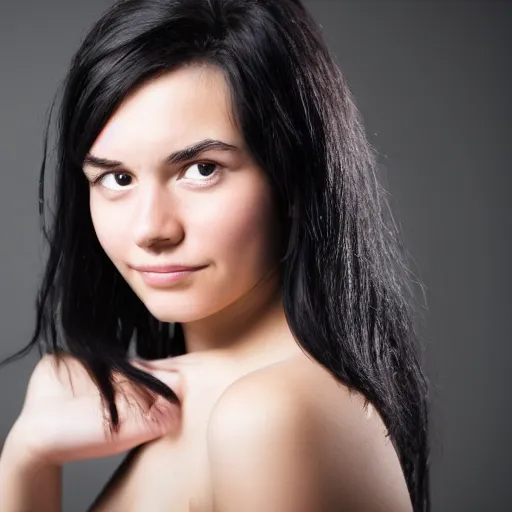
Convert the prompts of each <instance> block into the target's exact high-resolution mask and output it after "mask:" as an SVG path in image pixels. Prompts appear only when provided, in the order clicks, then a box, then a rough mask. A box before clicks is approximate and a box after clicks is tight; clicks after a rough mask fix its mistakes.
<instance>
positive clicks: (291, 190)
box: [2, 0, 430, 512]
mask: <svg viewBox="0 0 512 512" xmlns="http://www.w3.org/2000/svg"><path fill="white" fill-rule="evenodd" d="M194 63H204V64H207V65H211V66H216V67H217V68H219V69H220V70H222V72H223V74H224V76H225V78H226V81H227V83H228V85H229V91H230V98H231V102H232V110H233V117H234V119H235V121H236V123H237V126H238V127H239V129H240V132H241V133H242V135H243V137H244V139H245V141H246V143H247V147H248V149H249V150H250V152H251V154H252V156H253V157H254V159H255V161H256V162H257V163H258V164H259V165H260V166H261V168H262V169H264V170H265V172H266V173H267V174H268V177H269V179H270V181H271V183H272V187H273V190H274V191H275V197H276V200H277V201H278V204H279V210H280V212H281V213H282V222H283V225H285V226H286V231H285V232H286V234H287V238H286V240H285V243H286V245H285V251H284V252H285V254H284V255H283V258H282V260H281V269H282V288H283V301H284V307H285V312H286V317H287V320H288V323H289V326H290V328H291V330H292V332H293V333H294V336H295V337H296V340H297V342H298V343H299V344H300V345H301V346H302V347H303V348H304V350H306V351H307V352H308V353H309V354H311V356H313V357H314V358H315V359H316V360H317V361H318V362H319V363H321V364H322V365H323V366H324V367H325V368H326V369H328V370H329V371H330V372H331V373H332V374H333V375H334V376H336V377H337V378H338V379H339V380H340V381H342V382H344V383H345V384H346V385H347V386H349V387H350V388H351V389H353V390H356V391H358V392H360V393H362V394H363V395H364V396H365V397H366V399H367V400H368V401H370V402H371V403H372V404H373V405H374V406H375V407H376V408H377V409H378V411H379V413H380V414H381V416H382V418H383V420H384V422H385V423H386V426H387V428H388V431H389V433H390V436H391V438H392V440H393V442H394V444H395V446H396V448H397V451H398V454H399V458H400V462H401V465H402V468H403V471H404V474H405V477H406V481H407V485H408V489H409V493H410V495H411V498H412V502H413V506H414V510H415V511H417V512H419V511H421V512H426V511H428V510H429V509H430V497H429V436H428V432H429V429H428V385H427V384H428V383H427V379H426V377H425V375H424V373H423V372H422V369H421V366H420V363H419V353H420V352H419V343H418V342H419V336H418V335H417V333H416V329H415V319H416V316H417V313H418V312H419V308H418V306H417V302H416V298H415V294H414V292H413V286H412V284H413V283H414V282H416V281H417V278H416V277H414V276H413V274H412V272H411V271H410V270H409V269H408V264H409V262H408V261H407V252H406V251H405V249H404V247H403V244H402V243H401V241H400V233H399V231H398V229H397V227H396V225H395V223H394V221H393V218H392V216H391V214H390V208H389V205H388V203H387V199H386V196H385V191H384V189H383V188H382V186H381V185H380V184H379V181H378V177H377V169H378V167H377V155H376V151H375V150H374V149H373V148H372V146H371V145H370V143H369V141H368V139H367V137H366V134H365V131H364V128H363V125H362V120H361V116H360V114H359V112H358V110H357V108H356V106H355V104H354V99H353V96H352V95H351V92H350V90H349V88H348V86H347V83H346V81H345V79H344V76H343V75H342V73H341V72H340V70H339V68H338V66H337V64H336V60H335V58H334V56H333V55H332V53H331V52H330V51H329V49H328V47H327V44H326V42H325V40H324V38H323V35H322V33H321V30H320V28H319V26H318V25H317V23H316V22H315V21H314V20H313V18H312V16H311V15H310V14H309V13H308V12H307V11H306V9H305V8H304V6H303V5H302V3H301V2H300V0H250V1H247V0H121V1H119V2H117V3H115V4H114V5H113V6H112V7H110V8H109V9H108V10H107V11H105V12H104V14H103V15H102V17H101V18H100V19H99V20H98V21H97V22H96V23H95V24H94V26H93V27H92V28H91V29H90V31H89V32H88V34H87V35H86V37H85V38H84V40H83V42H82V44H81V46H80V48H79V49H78V51H77V52H76V54H75V55H74V57H73V59H72V62H71V65H70V68H69V72H68V74H67V76H66V78H65V82H64V84H63V97H62V102H61V106H60V111H59V125H58V141H57V148H56V151H57V153H56V154H57V160H56V169H55V172H56V188H55V193H54V198H53V199H54V202H55V208H54V209H53V211H54V215H53V217H52V220H51V223H50V226H47V222H46V220H45V205H46V203H47V200H46V198H45V193H44V182H45V167H46V149H47V144H48V132H49V126H50V120H49V121H48V126H47V129H46V134H45V157H44V159H43V163H42V166H41V179H40V189H39V201H40V214H41V220H42V225H43V233H44V235H45V238H46V240H47V242H48V244H49V254H48V259H47V262H46V267H45V273H44V277H43V279H42V283H41V287H40V290H39V293H38V296H37V304H36V307H37V316H36V325H35V330H34V334H33V336H32V339H31V341H30V342H29V344H28V345H27V346H26V347H24V348H23V349H22V350H20V351H19V352H17V353H16V354H14V355H13V356H11V357H10V358H8V359H7V360H5V361H4V362H3V363H2V364H5V363H7V362H9V361H12V360H13V359H15V358H19V357H21V356H22V355H25V354H26V353H28V351H29V350H31V349H32V348H33V347H34V345H37V346H38V347H39V350H40V352H41V353H43V352H50V353H58V352H61V351H63V352H67V353H71V354H73V355H74V356H75V357H77V358H78V359H79V360H80V361H81V362H82V363H83V364H84V366H85V367H86V368H87V369H88V371H89V372H90V374H91V376H92V378H94V380H95V382H96V384H97V385H98V388H99V389H100V391H101V393H102V397H103V398H104V403H105V404H106V406H107V407H108V410H109V411H110V415H111V416H110V417H111V420H112V425H113V428H116V427H117V424H118V417H117V411H116V407H115V404H114V389H113V383H112V379H111V374H112V371H113V370H115V371H119V372H122V373H123V374H125V375H126V376H127V377H128V378H130V379H131V380H132V381H133V382H135V383H136V384H139V385H141V386H145V387H146V388H147V389H148V390H151V391H152V392H154V393H158V394H160V395H162V396H166V397H167V398H169V397H171V398H172V396H173V394H172V391H171V390H170V389H169V388H168V387H167V386H165V385H164V384H162V383H158V382H157V381H155V380H154V379H150V378H149V377H148V376H147V374H145V373H144V372H142V371H140V370H138V369H136V368H134V367H133V366H132V365H130V364H129V363H128V360H127V352H128V350H129V346H130V343H131V342H132V340H133V341H134V342H135V344H136V349H137V352H138V354H139V355H140V356H141V357H144V358H146V359H156V358H162V357H168V356H174V355H179V354H183V353H184V351H185V345H184V339H183V332H182V329H181V327H180V325H179V324H175V325H170V324H165V323H161V322H159V321H157V320H156V319H155V318H154V317H153V316H152V315H151V314H150V313H149V312H148V310H147V309H146V308H145V306H144V305H143V304H142V303H141V301H140V300H139V298H138V297H137V296H136V295H135V294H134V292H133V291H132V290H131V289H130V287H129V286H128V285H127V284H126V282H125V281H124V280H123V278H122V277H121V276H120V275H119V273H118V271H117V269H116V268H115V267H114V265H113V264H112V262H111V261H110V260H109V258H108V257H107V256H106V254H105V253H104V251H103V250H102V248H101V246H100V244H99V242H98V240H97V237H96V235H95V232H94V228H93V225H92V222H91V216H90V211H89V195H88V194H89V188H88V184H87V181H86V180H85V178H84V176H83V173H82V172H81V167H82V163H83V160H84V157H85V155H86V154H87V152H88V150H89V148H90V147H91V145H92V143H93V142H94V141H95V139H96V138H97V137H98V135H99V134H100V132H101V130H102V128H103V127H104V126H105V124H106V122H107V121H108V119H109V118H110V116H111V115H112V114H113V112H114V111H115V109H116V108H117V107H118V106H119V105H120V103H121V102H122V100H123V99H124V98H125V97H126V95H127V94H129V93H130V92H131V91H133V89H134V88H135V87H137V86H138V85H140V84H141V83H143V82H144V81H146V80H148V79H150V78H152V77H155V76H157V75H159V74H161V73H165V72H168V71H172V70H173V69H176V68H178V67H179V66H183V65H188V64H194ZM49 117H50V118H51V114H50V116H49ZM290 211H291V212H292V215H291V216H288V212H290Z"/></svg>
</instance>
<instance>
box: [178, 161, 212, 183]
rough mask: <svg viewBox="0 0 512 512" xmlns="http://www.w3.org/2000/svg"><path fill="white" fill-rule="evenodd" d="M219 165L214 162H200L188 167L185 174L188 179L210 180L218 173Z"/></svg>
mask: <svg viewBox="0 0 512 512" xmlns="http://www.w3.org/2000/svg"><path fill="white" fill-rule="evenodd" d="M217 171H218V165H217V164H214V163H212V162H200V163H197V164H193V165H191V166H190V167H187V170H186V171H185V173H184V176H186V177H187V179H192V180H199V181H209V180H210V179H211V178H212V177H213V176H215V175H216V174H217Z"/></svg>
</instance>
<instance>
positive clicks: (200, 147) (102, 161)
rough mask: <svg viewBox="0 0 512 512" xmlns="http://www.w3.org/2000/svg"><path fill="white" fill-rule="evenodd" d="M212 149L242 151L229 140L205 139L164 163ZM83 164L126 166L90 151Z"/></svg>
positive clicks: (173, 154)
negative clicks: (92, 153)
mask: <svg viewBox="0 0 512 512" xmlns="http://www.w3.org/2000/svg"><path fill="white" fill-rule="evenodd" d="M212 149H220V150H222V151H240V148H238V147H237V146H233V145H232V144H228V143H227V142H222V141H220V140H215V139H204V140H201V141H199V142H196V143H194V144H192V145H191V146H188V147H186V148H184V149H180V150H178V151H175V152H174V153H171V154H170V155H169V156H168V157H167V158H165V159H164V164H166V165H169V164H178V163H181V162H186V161H187V160H191V159H193V158H196V157H198V156H200V155H201V154H202V153H204V152H206V151H210V150H212ZM83 165H84V166H85V165H90V166H92V167H98V168H100V169H114V168H116V167H122V166H124V164H123V162H119V161H117V160H109V159H107V158H99V157H97V156H93V155H91V154H90V153H89V154H87V155H86V156H85V158H84V163H83Z"/></svg>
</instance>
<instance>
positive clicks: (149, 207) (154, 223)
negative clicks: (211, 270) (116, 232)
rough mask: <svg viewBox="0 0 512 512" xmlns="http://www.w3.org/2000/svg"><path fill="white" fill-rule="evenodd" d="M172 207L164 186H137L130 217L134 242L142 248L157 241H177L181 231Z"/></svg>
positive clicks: (172, 204)
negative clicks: (136, 195) (134, 206)
mask: <svg viewBox="0 0 512 512" xmlns="http://www.w3.org/2000/svg"><path fill="white" fill-rule="evenodd" d="M176 206H177V202H176V201H175V200H174V199H173V197H172V193H171V192H170V191H169V189H167V188H166V187H164V186H161V185H157V184H152V185H150V186H146V187H144V189H142V188H141V189H139V197H138V201H137V204H136V211H135V212H134V215H133V216H132V222H133V226H132V229H133V231H132V232H133V236H134V241H135V243H136V244H137V245H138V246H139V247H141V248H144V249H147V248H150V247H152V246H154V245H155V244H157V243H166V244H169V245H176V244H178V243H180V241H181V240H182V239H183V237H184V234H185V233H184V230H183V225H182V223H181V221H180V219H179V216H178V214H177V208H176Z"/></svg>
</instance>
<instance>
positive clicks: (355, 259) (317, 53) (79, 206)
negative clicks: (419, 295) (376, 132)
mask: <svg viewBox="0 0 512 512" xmlns="http://www.w3.org/2000/svg"><path fill="white" fill-rule="evenodd" d="M47 139H48V130H47V133H46V140H47ZM57 151H58V153H57V154H58V162H57V169H56V171H57V182H56V209H55V217H54V220H53V226H52V229H51V230H49V231H47V230H46V229H45V230H44V232H45V235H46V237H47V240H48V241H49V243H50V253H49V258H48V262H47V267H46V273H45V276H44V280H43V283H42V287H41V290H40V293H39V296H38V302H37V325H36V329H35V333H34V336H33V339H32V340H31V342H30V343H29V345H28V346H27V347H25V349H23V350H22V351H20V352H18V353H17V354H15V356H14V357H18V356H20V355H21V354H23V353H25V352H27V351H28V350H29V349H30V348H31V347H33V346H34V345H35V344H39V347H40V349H41V351H42V353H44V354H45V355H44V357H43V358H42V359H41V361H40V363H38V365H37V366H36V369H35V370H34V372H33V374H32V376H31V379H30V382H29V386H28V390H27V397H26V399H25V402H24V405H23V410H22V412H21V413H20V416H19V418H18V419H17V421H16V422H15V424H14V425H13V427H12V429H11V431H10V433H9V436H8V438H7V440H6V443H5V446H4V451H3V453H2V458H1V459H0V486H1V489H2V495H3V498H2V500H3V502H2V510H3V511H5V512H9V511H14V510H21V509H30V510H31V511H36V512H39V511H43V510H44V511H47V510H48V511H49V510H51V511H55V510H60V508H61V468H62V465H63V464H64V463H66V462H68V461H70V460H79V459H85V458H92V457H104V456H107V455H112V454H115V453H121V452H123V451H126V450H130V449H131V451H130V453H129V454H128V457H127V458H126V459H125V461H124V462H123V464H122V465H121V467H120V468H119V470H118V471H117V472H116V474H115V475H114V477H113V479H112V480H111V481H110V482H109V484H108V485H107V486H106V488H105V489H104V492H102V493H101V494H100V496H99V497H98V499H97V500H96V501H95V503H94V504H93V505H92V506H91V510H92V511H94V512H100V511H101V512H107V511H108V512H112V511H123V512H130V511H141V510H145V511H146V510H151V511H154V512H158V511H164V510H167V511H168V510H173V511H174V512H185V511H192V512H209V511H215V512H231V511H233V512H234V511H236V512H253V511H258V512H259V511H266V512H334V511H336V512H338V511H345V510H346V511H367V512H376V511H394V512H401V511H404V512H405V511H409V510H415V511H422V512H423V511H427V510H429V478H428V475H429V472H428V421H427V419H428V416H427V385H426V379H425V377H424V375H423V373H422V371H421V368H420V365H419V363H418V357H417V347H416V342H417V336H416V335H415V329H414V318H415V315H414V313H415V307H414V305H413V304H414V303H415V302H414V293H412V287H411V283H412V282H413V278H412V273H411V271H410V270H408V268H407V259H406V256H405V251H404V250H403V247H402V244H401V242H400V237H399V233H398V231H397V229H396V227H395V225H394V223H393V222H392V218H391V216H388V215H387V214H386V212H387V211H388V205H387V202H386V198H385V195H384V190H383V189H382V187H381V186H380V185H379V182H378V180H377V176H376V171H377V165H376V156H375V152H374V151H373V150H372V148H371V146H370V144H369V142H368V140H367V138H366V136H365V133H364V130H363V127H362V123H361V119H360V116H359V113H358V111H357V109H356V107H355V105H354V101H353V98H352V96H351V94H350V91H349V89H348V87H347V85H346V83H345V81H344V78H343V76H342V74H341V73H340V71H339V69H338V67H337V65H336V63H335V59H334V57H333V56H332V54H331V53H330V52H329V50H328V48H327V45H326V43H325V41H324V39H323V37H322V34H321V32H320V30H319V28H318V26H317V24H316V23H315V22H314V20H313V18H312V17H311V15H310V14H308V13H307V11H306V10H305V9H304V7H303V5H302V4H301V3H300V1H299V0H250V1H249V0H125V1H121V2H118V3H116V4H115V5H114V6H113V7H111V8H110V9H109V10H108V11H107V12H106V13H105V14H104V16H102V18H101V19H100V20H99V21H98V22H97V23H96V24H95V26H94V27H93V28H92V30H91V31H90V33H89V34H88V35H87V37H86V38H85V40H84V42H83V44H82V46H81V48H80V49H79V50H78V52H77V54H76V56H75V57H74V59H73V62H72V65H71V68H70V71H69V74H68V76H67V79H66V82H65V88H64V96H63V100H62V105H61V111H60V123H59V139H58V146H57ZM41 173H42V176H41V185H40V204H41V213H42V217H43V221H44V208H43V205H44V203H45V198H44V175H45V161H44V162H43V166H42V171H41ZM131 343H133V346H134V347H135V350H136V353H137V355H138V356H139V358H138V359H136V358H134V357H131V353H130V349H131V347H132V345H131ZM10 359H11V358H10ZM59 362H64V363H65V367H66V369H67V373H66V372H63V371H62V366H61V365H60V364H54V363H59ZM105 426H108V427H110V428H105Z"/></svg>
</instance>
